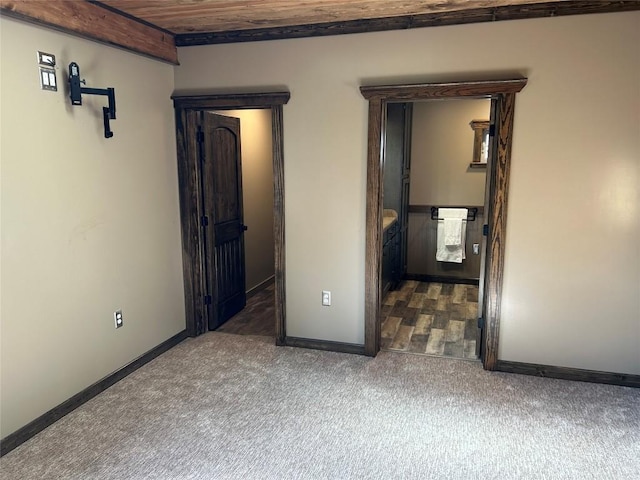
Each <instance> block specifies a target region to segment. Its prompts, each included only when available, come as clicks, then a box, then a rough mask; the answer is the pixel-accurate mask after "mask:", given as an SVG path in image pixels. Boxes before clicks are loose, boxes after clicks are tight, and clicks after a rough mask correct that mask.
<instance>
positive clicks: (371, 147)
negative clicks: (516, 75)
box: [360, 78, 527, 370]
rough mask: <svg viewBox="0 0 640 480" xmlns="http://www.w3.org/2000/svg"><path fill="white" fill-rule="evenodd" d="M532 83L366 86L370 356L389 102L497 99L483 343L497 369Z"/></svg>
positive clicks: (376, 337)
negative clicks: (526, 96) (517, 170)
mask: <svg viewBox="0 0 640 480" xmlns="http://www.w3.org/2000/svg"><path fill="white" fill-rule="evenodd" d="M526 84H527V79H525V78H522V79H516V80H498V81H480V82H454V83H437V84H421V85H386V86H365V87H361V88H360V91H361V92H362V95H363V96H364V97H365V98H366V99H368V100H369V127H368V131H369V134H368V150H367V215H366V222H367V223H366V246H365V256H366V262H365V332H364V336H365V354H366V355H369V356H375V355H376V354H377V353H378V351H379V350H380V321H379V320H380V302H381V298H380V297H381V293H380V286H381V285H380V270H381V265H380V263H381V247H382V245H381V238H382V175H383V171H384V165H383V154H382V149H383V145H384V142H383V140H384V112H385V111H386V104H387V102H394V101H415V100H430V99H431V100H433V99H438V98H448V99H454V98H495V99H497V101H498V102H499V108H498V119H497V122H496V133H495V135H496V137H497V149H496V152H495V153H494V154H493V156H494V159H495V161H494V162H489V163H490V165H489V166H488V172H487V173H488V174H489V175H491V179H492V182H491V192H490V204H489V205H488V207H489V213H488V216H487V218H488V224H489V240H488V241H489V244H488V249H487V258H486V261H487V268H488V269H489V275H488V283H489V285H486V286H485V288H488V289H489V291H488V302H487V306H486V318H485V328H484V331H483V334H484V336H485V338H484V339H483V341H484V342H485V344H486V351H485V355H484V357H483V366H484V368H485V369H487V370H493V369H495V367H496V362H497V355H498V334H499V327H500V301H501V295H502V274H503V271H504V248H505V242H504V239H505V229H506V222H507V215H506V214H507V194H508V188H509V168H510V162H511V138H512V132H513V113H514V107H515V94H516V93H517V92H519V91H521V90H522V89H523V88H524V86H525V85H526Z"/></svg>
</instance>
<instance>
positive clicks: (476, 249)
mask: <svg viewBox="0 0 640 480" xmlns="http://www.w3.org/2000/svg"><path fill="white" fill-rule="evenodd" d="M473 254H474V255H479V254H480V244H479V243H474V244H473Z"/></svg>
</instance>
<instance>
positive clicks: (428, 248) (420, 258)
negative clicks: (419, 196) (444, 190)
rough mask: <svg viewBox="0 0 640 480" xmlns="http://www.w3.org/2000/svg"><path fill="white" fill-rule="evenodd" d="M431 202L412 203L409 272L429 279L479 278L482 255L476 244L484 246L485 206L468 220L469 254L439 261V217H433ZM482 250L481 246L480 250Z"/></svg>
mask: <svg viewBox="0 0 640 480" xmlns="http://www.w3.org/2000/svg"><path fill="white" fill-rule="evenodd" d="M431 207H432V206H431V205H409V240H408V246H407V250H408V251H407V276H408V277H409V278H416V279H426V278H427V277H431V278H436V277H437V278H439V279H443V278H444V279H447V278H450V279H451V280H452V281H453V280H458V279H463V280H478V278H479V276H480V258H481V255H480V254H478V255H474V254H473V244H474V243H477V244H479V245H480V249H481V248H482V225H483V224H484V207H474V206H472V205H471V206H469V208H477V209H478V213H477V215H476V218H475V220H474V221H467V238H466V243H465V249H466V255H467V258H466V259H465V260H463V262H462V263H449V262H438V261H436V242H437V232H438V221H437V220H432V219H431ZM480 251H482V250H480Z"/></svg>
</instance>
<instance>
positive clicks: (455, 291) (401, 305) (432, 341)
mask: <svg viewBox="0 0 640 480" xmlns="http://www.w3.org/2000/svg"><path fill="white" fill-rule="evenodd" d="M477 318H478V287H477V286H475V285H463V284H449V283H426V282H417V281H413V280H406V281H404V282H403V283H402V284H401V285H400V287H399V288H398V289H397V290H394V291H390V292H389V293H387V295H386V297H385V298H384V300H383V302H382V329H381V337H382V338H381V348H382V349H383V350H391V351H399V352H408V353H418V354H424V355H437V356H445V357H456V358H466V359H476V358H477V357H476V336H477V332H478V329H477Z"/></svg>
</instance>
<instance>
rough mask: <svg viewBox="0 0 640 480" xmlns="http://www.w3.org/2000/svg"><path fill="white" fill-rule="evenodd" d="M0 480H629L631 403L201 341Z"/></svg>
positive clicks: (638, 440) (639, 430) (634, 442)
mask: <svg viewBox="0 0 640 480" xmlns="http://www.w3.org/2000/svg"><path fill="white" fill-rule="evenodd" d="M0 477H1V478H2V479H119V480H123V479H147V478H149V479H244V480H247V479H599V480H601V479H634V478H640V390H637V389H631V388H624V387H615V386H609V385H596V384H589V383H578V382H567V381H562V380H553V379H544V378H535V377H527V376H520V375H513V374H501V373H489V372H485V371H483V370H482V368H481V366H480V365H479V364H478V363H475V362H468V361H462V360H453V359H442V358H432V357H424V356H414V355H406V354H394V353H391V352H382V353H381V354H380V355H379V356H378V357H377V358H375V359H370V358H365V357H361V356H355V355H347V354H336V353H329V352H320V351H313V350H303V349H295V348H288V347H275V346H273V345H272V339H269V338H266V337H251V336H235V335H229V334H223V333H209V334H207V335H203V336H201V337H198V338H195V339H189V340H186V341H185V342H183V343H182V344H180V345H178V346H177V347H175V348H174V349H172V350H170V351H169V352H167V353H166V354H164V355H162V356H161V357H159V358H157V359H156V360H154V361H153V362H151V363H149V364H148V365H146V366H144V367H143V368H142V369H140V370H138V371H137V372H135V373H133V374H132V375H130V376H129V377H127V378H125V379H124V380H123V381H121V382H120V383H118V384H116V385H115V386H113V387H111V388H110V389H108V390H107V391H106V392H104V393H102V394H101V395H99V396H97V397H96V398H94V399H93V400H91V401H89V402H88V403H86V404H85V405H83V406H82V407H80V408H79V409H77V410H75V411H74V412H72V413H71V414H69V415H67V416H66V417H64V418H63V419H61V420H60V421H58V422H57V423H56V424H54V425H53V426H51V427H49V428H48V429H46V430H45V431H43V432H41V433H40V434H38V435H37V436H36V437H34V438H33V439H31V440H29V441H28V442H26V443H25V444H23V445H22V446H20V447H18V448H17V449H16V450H14V451H12V452H10V453H9V454H7V455H6V456H5V457H3V458H2V459H0Z"/></svg>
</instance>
